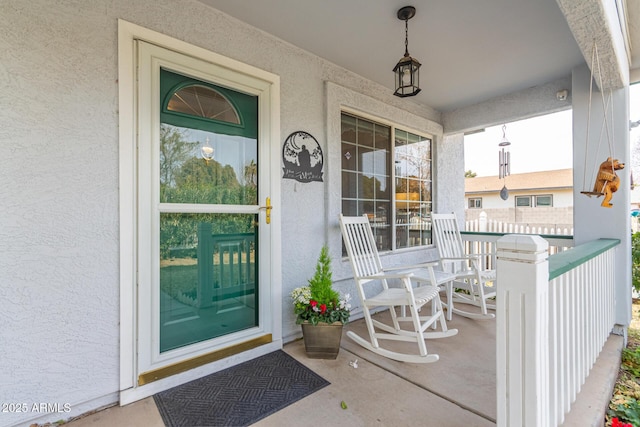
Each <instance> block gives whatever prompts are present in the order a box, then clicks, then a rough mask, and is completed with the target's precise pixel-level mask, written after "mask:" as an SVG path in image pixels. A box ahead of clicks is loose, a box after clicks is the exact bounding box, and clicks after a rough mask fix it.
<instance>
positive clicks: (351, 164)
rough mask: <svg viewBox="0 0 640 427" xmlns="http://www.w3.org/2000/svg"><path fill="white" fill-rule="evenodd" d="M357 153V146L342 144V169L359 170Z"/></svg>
mask: <svg viewBox="0 0 640 427" xmlns="http://www.w3.org/2000/svg"><path fill="white" fill-rule="evenodd" d="M357 152H358V151H357V149H356V146H355V145H351V144H346V143H343V144H342V169H348V170H351V171H355V170H357V168H356V165H357V163H356V161H357Z"/></svg>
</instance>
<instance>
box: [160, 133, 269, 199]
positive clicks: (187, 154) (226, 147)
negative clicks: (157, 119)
mask: <svg viewBox="0 0 640 427" xmlns="http://www.w3.org/2000/svg"><path fill="white" fill-rule="evenodd" d="M204 147H208V149H210V150H211V151H210V154H211V159H210V160H207V159H205V158H203V155H202V153H203V149H204ZM223 153H224V154H223ZM257 162H258V143H257V140H256V139H251V138H246V137H242V136H232V135H222V134H216V133H214V132H208V131H202V130H197V129H189V128H183V127H177V126H172V125H169V124H162V125H161V127H160V165H159V166H160V202H161V203H202V204H234V205H246V204H249V205H255V204H257V201H258V196H257V195H258V189H257V182H258V181H257V172H258V171H257V166H256V165H257Z"/></svg>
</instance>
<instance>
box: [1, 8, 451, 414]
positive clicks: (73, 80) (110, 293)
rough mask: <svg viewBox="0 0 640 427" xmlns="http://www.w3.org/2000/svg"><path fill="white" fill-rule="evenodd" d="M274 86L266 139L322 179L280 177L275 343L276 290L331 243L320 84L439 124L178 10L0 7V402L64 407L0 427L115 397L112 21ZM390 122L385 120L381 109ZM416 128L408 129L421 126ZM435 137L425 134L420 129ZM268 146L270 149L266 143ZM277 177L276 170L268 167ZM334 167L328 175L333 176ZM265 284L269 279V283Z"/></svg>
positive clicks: (301, 279) (223, 20)
mask: <svg viewBox="0 0 640 427" xmlns="http://www.w3.org/2000/svg"><path fill="white" fill-rule="evenodd" d="M119 18H121V19H124V20H127V21H129V22H132V23H135V24H138V25H141V26H144V27H146V28H149V29H151V30H154V31H158V32H161V33H163V34H166V35H169V36H171V37H174V38H177V39H180V40H183V41H185V42H188V43H191V44H194V45H197V46H200V47H203V48H205V49H208V50H211V51H214V52H217V53H219V54H222V55H225V56H228V57H231V58H233V59H237V60H239V61H242V62H245V63H247V64H250V65H253V66H256V67H258V68H261V69H264V70H266V71H270V72H272V73H275V74H278V75H280V76H281V93H280V98H281V111H280V115H281V138H282V139H283V141H284V138H286V136H287V135H289V134H290V133H291V132H293V131H296V130H304V131H307V132H309V133H311V134H312V135H314V136H315V137H316V139H317V140H318V141H319V142H320V144H321V146H322V148H323V150H324V152H325V182H324V183H317V182H314V183H308V184H301V183H298V182H297V181H293V180H283V181H282V205H281V206H276V208H281V209H282V230H283V236H282V254H280V255H281V256H282V262H283V277H282V279H283V280H282V284H281V286H282V288H281V292H282V295H283V300H284V303H283V313H282V317H283V336H285V337H286V336H287V335H289V336H293V335H294V334H296V333H298V331H299V327H297V326H295V325H294V316H293V313H292V309H291V305H290V301H289V297H288V293H289V292H290V290H291V289H293V288H294V287H296V286H300V285H304V284H306V282H307V279H308V278H309V277H310V276H311V275H312V273H313V270H314V266H315V265H314V264H315V260H316V258H317V256H318V253H319V251H320V247H321V246H322V244H323V243H325V242H326V241H327V239H328V236H329V235H330V234H331V236H333V238H332V240H331V242H330V244H331V245H332V246H333V249H334V250H335V247H336V245H340V241H339V239H336V237H335V236H336V234H335V231H336V230H335V228H332V229H331V233H330V232H329V231H328V227H334V226H335V224H334V221H335V218H334V217H333V216H332V217H331V218H330V219H331V224H329V217H328V208H327V200H328V197H336V194H335V193H328V190H327V189H328V186H329V183H330V181H331V179H334V180H335V179H336V177H330V176H329V175H328V172H327V171H328V165H327V160H326V159H327V158H329V155H330V152H331V150H332V149H335V147H337V146H338V145H336V144H339V141H330V140H328V136H327V122H326V117H325V115H326V110H325V82H326V81H331V82H334V83H336V84H338V85H340V86H342V87H345V88H349V90H351V91H353V93H356V94H366V96H367V99H368V100H369V101H374V102H378V103H382V104H385V105H387V106H390V107H392V108H395V110H396V111H397V112H398V111H405V112H408V113H410V114H412V115H413V116H416V117H420V118H421V119H422V120H423V121H424V123H433V122H432V121H439V119H440V116H439V114H438V113H437V112H436V111H434V110H433V109H430V108H427V107H423V106H419V105H417V104H415V103H413V102H412V101H410V100H401V99H399V98H397V97H394V96H392V94H391V93H390V91H389V90H388V89H386V88H383V87H381V86H379V85H377V84H374V83H372V82H369V81H367V80H364V79H362V78H360V77H359V76H357V75H355V74H353V73H351V72H349V71H347V70H344V69H341V68H339V67H337V66H335V65H333V64H330V63H328V62H326V61H324V60H322V59H320V58H318V57H316V56H313V55H310V54H308V53H306V52H304V51H302V50H300V49H298V48H296V47H294V46H292V45H291V44H288V43H285V42H283V41H281V40H278V39H276V38H273V37H271V36H269V35H267V34H265V33H264V32H262V31H259V30H257V29H255V28H252V27H250V26H247V25H245V24H243V23H241V22H239V21H237V20H235V19H233V18H230V17H228V16H227V15H224V14H222V13H220V12H218V11H216V10H214V9H211V8H208V7H206V6H204V5H202V4H201V3H198V2H196V1H191V0H171V1H170V0H159V1H155V0H136V1H133V2H131V1H130V0H109V1H107V0H105V1H101V2H85V1H79V0H77V1H74V0H61V1H58V2H56V3H55V5H53V4H52V3H51V2H49V1H46V0H34V1H29V2H25V1H21V0H5V1H3V2H2V13H1V14H0V33H1V34H3V37H2V38H0V51H2V52H3V59H2V61H1V62H0V109H1V110H2V111H3V113H2V115H1V116H0V123H2V126H0V170H2V172H3V177H4V180H5V181H4V185H3V186H2V189H1V190H0V194H1V195H2V198H1V199H2V203H1V204H0V212H1V214H0V226H1V227H0V236H2V243H3V244H2V245H1V246H0V277H2V279H0V281H1V285H0V301H3V310H1V311H0V322H1V323H2V325H3V327H2V331H1V332H0V360H1V361H2V367H3V370H4V372H5V373H10V374H9V375H5V376H4V377H3V380H2V386H1V387H0V402H15V403H22V402H26V403H29V404H31V403H34V402H47V403H60V405H61V407H62V409H63V410H64V408H65V407H63V406H62V405H63V404H65V403H68V404H69V405H70V407H71V412H64V411H63V412H61V413H54V414H51V415H49V416H46V415H44V414H40V413H27V414H24V413H23V414H17V413H13V414H5V413H3V414H0V425H2V426H5V425H12V424H16V423H19V422H28V421H31V420H34V419H38V420H46V421H54V420H58V419H66V418H68V417H70V416H72V415H75V414H79V413H82V412H86V411H88V410H91V409H95V408H97V407H99V406H102V405H105V404H109V403H112V402H115V401H116V400H117V392H118V388H119V385H118V381H119V363H120V361H119V325H118V322H119V304H120V300H119V292H118V288H119V265H118V262H119V244H120V242H119V240H118V239H119V237H118V236H119V234H118V233H119V224H118V221H119V212H118V186H119V183H118V108H117V106H118V81H117V76H118V69H117V62H118V61H117V54H118V52H117V20H118V19H119ZM396 115H397V116H400V114H399V113H396ZM421 128H424V126H422V127H421ZM434 129H435V131H438V129H440V130H439V132H440V133H441V127H439V126H435V127H434V128H433V129H431V128H430V129H429V130H432V131H433V130H434ZM283 141H280V144H282V142H283ZM274 172H275V173H280V171H274ZM334 172H335V170H334ZM275 285H276V286H280V284H275Z"/></svg>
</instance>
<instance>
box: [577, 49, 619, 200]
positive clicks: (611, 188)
mask: <svg viewBox="0 0 640 427" xmlns="http://www.w3.org/2000/svg"><path fill="white" fill-rule="evenodd" d="M596 65H597V69H598V77H599V78H600V84H599V87H600V93H601V96H602V111H603V113H602V115H603V121H602V128H601V129H600V139H599V141H598V147H597V148H596V150H595V156H594V165H593V169H592V180H591V182H595V183H594V185H593V191H591V190H588V189H587V186H586V185H587V184H586V179H587V155H588V153H589V150H588V147H589V130H590V128H591V106H592V104H593V100H592V97H593V80H594V78H593V73H594V69H595V68H594V67H595V66H596ZM610 105H611V123H612V126H611V127H610V126H609V120H608V117H607V114H608V112H609V106H610ZM603 135H606V136H607V142H608V145H609V157H607V159H606V160H605V161H604V162H602V163H601V164H600V166H599V167H598V159H597V155H598V153H599V151H600V145H601V143H602V139H603ZM613 139H614V135H613V103H612V102H611V90H609V95H608V97H607V99H606V100H605V96H604V88H603V85H602V70H601V69H600V58H599V56H598V45H597V44H596V42H595V40H594V42H593V51H592V53H591V77H590V81H589V111H588V115H587V132H586V149H585V154H584V177H583V182H582V187H583V191H581V193H582V194H585V195H587V196H589V197H591V196H596V197H600V196H604V199H603V200H602V203H601V204H600V206H602V207H605V208H610V207H612V206H613V204H611V198H612V197H613V193H615V192H616V191H618V188H619V187H620V178H619V177H618V175H617V174H616V171H617V170H620V169H624V163H620V162H619V161H618V160H617V159H615V158H614V152H613ZM594 174H595V179H593V175H594Z"/></svg>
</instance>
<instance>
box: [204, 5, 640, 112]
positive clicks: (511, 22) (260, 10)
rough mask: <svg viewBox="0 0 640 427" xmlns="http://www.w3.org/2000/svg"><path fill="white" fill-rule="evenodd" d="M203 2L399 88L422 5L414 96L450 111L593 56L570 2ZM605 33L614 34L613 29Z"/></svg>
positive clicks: (634, 28) (414, 46)
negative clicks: (409, 8) (406, 9)
mask: <svg viewBox="0 0 640 427" xmlns="http://www.w3.org/2000/svg"><path fill="white" fill-rule="evenodd" d="M200 1H201V2H202V3H205V4H208V5H211V6H212V7H214V8H216V9H218V10H221V11H223V12H225V13H228V14H229V15H231V16H234V17H236V18H238V19H239V20H241V21H244V22H247V23H249V24H251V25H253V26H255V27H257V28H260V29H262V30H264V31H266V32H268V33H270V34H273V35H275V36H277V37H279V38H281V39H283V40H285V41H287V42H289V43H292V44H293V45H296V46H298V47H301V48H303V49H305V50H307V51H309V52H312V53H314V54H316V55H318V56H320V57H323V58H325V59H327V60H329V61H331V62H333V63H335V64H337V65H340V66H342V67H344V68H346V69H349V70H351V71H354V72H355V73H357V74H360V75H362V76H364V77H366V78H368V79H370V80H373V81H376V82H378V83H380V84H382V85H384V86H387V87H388V88H389V90H390V91H393V84H394V80H393V74H392V71H391V70H392V68H393V67H394V65H395V64H396V62H397V61H398V60H399V59H400V58H401V57H402V55H403V53H404V23H403V22H402V21H400V20H398V18H397V17H396V12H397V10H398V9H399V8H400V7H402V6H406V5H408V4H412V5H414V6H415V7H416V9H417V13H416V16H415V17H414V18H413V19H411V20H410V21H409V52H410V53H411V55H412V56H413V57H415V58H417V59H418V60H420V61H421V63H422V64H423V65H422V69H421V87H422V92H421V93H420V94H418V95H417V96H416V97H415V98H413V100H415V101H416V102H419V103H423V104H426V105H429V106H431V107H433V108H435V109H437V110H440V111H442V112H447V111H451V110H454V109H457V108H461V107H465V106H469V105H473V104H477V103H479V102H482V101H485V100H488V99H491V98H494V97H497V96H501V95H506V94H509V93H512V92H515V91H519V90H522V89H526V88H529V87H532V86H536V85H540V84H544V83H547V82H550V81H553V80H555V79H558V78H561V77H565V76H569V75H570V73H571V69H572V68H573V67H575V66H576V65H579V64H581V63H584V62H585V60H584V57H583V54H582V53H581V49H582V52H584V51H585V50H590V49H586V46H585V45H584V43H586V42H584V41H583V40H581V37H580V36H578V37H575V38H574V35H573V34H572V29H573V31H574V32H576V21H577V20H581V19H583V18H585V16H584V14H582V15H580V13H579V12H580V11H578V13H576V10H575V8H573V10H572V11H571V13H567V17H565V16H564V15H563V13H562V12H561V10H560V7H559V6H558V3H560V4H562V3H566V2H564V1H563V0H558V1H556V0H536V1H530V0H484V1H482V2H478V1H477V0H456V1H446V0H431V1H422V0H417V1H413V2H411V1H406V0H349V1H344V0H323V1H311V0H302V1H301V0H269V1H251V2H247V1H237V0H200ZM619 1H620V3H621V4H624V3H625V0H619ZM626 1H627V2H628V0H626ZM599 2H600V0H587V1H585V2H584V3H585V9H584V10H582V11H583V12H585V13H587V14H593V13H596V14H597V13H602V10H601V8H600V7H598V4H599ZM629 3H631V6H633V7H631V6H629V9H631V10H629V11H628V13H627V16H628V17H629V21H630V22H631V25H629V26H628V27H629V31H630V32H631V35H630V39H631V40H632V41H633V40H636V41H637V43H636V46H638V45H640V40H638V38H640V37H639V36H640V34H638V33H640V29H638V23H637V22H635V21H637V20H638V18H637V16H636V18H631V16H630V14H636V15H637V14H638V13H640V10H638V9H639V8H638V7H635V5H634V1H631V2H629ZM581 4H582V3H581ZM587 6H588V7H587ZM634 8H635V9H634ZM578 9H580V8H578ZM567 19H569V22H570V23H571V28H572V29H570V26H569V25H568V24H567ZM586 21H588V22H602V20H601V19H600V20H593V19H587V20H586ZM577 24H581V23H580V22H578V23H577ZM592 30H593V29H592V28H586V34H591V33H590V31H592ZM597 31H598V32H600V31H602V32H603V33H604V34H605V35H606V29H603V30H600V29H599V28H598V29H597ZM579 34H582V35H584V34H585V27H584V26H581V27H580V30H579ZM594 37H595V35H594ZM576 39H577V40H578V42H579V43H580V46H579V45H578V42H576ZM638 50H640V49H638V48H636V51H638ZM635 56H638V55H635ZM633 58H634V56H633V55H632V62H633V63H634V64H635V65H636V66H637V65H638V62H639V60H638V59H637V58H636V59H635V62H634V61H633ZM624 59H625V60H626V58H624Z"/></svg>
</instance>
